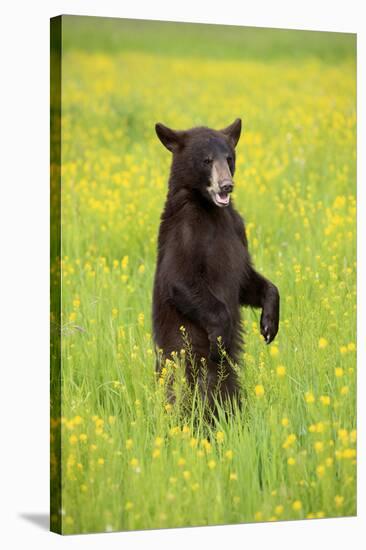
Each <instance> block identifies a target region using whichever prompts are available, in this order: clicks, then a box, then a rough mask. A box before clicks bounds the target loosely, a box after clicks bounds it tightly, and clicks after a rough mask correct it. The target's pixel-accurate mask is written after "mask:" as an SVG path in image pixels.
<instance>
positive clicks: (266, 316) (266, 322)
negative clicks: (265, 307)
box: [261, 311, 279, 344]
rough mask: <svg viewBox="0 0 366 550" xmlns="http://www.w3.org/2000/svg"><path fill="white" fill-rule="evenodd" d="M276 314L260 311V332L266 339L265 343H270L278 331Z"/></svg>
mask: <svg viewBox="0 0 366 550" xmlns="http://www.w3.org/2000/svg"><path fill="white" fill-rule="evenodd" d="M278 322H279V319H278V316H277V315H274V314H272V313H265V312H264V311H263V312H262V315H261V334H262V336H263V338H264V339H265V341H266V344H270V343H271V342H272V340H274V338H275V336H276V334H277V332H278Z"/></svg>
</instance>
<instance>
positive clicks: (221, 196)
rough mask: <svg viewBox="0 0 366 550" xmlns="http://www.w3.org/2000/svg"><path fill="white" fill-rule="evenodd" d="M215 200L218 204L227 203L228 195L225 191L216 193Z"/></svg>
mask: <svg viewBox="0 0 366 550" xmlns="http://www.w3.org/2000/svg"><path fill="white" fill-rule="evenodd" d="M216 200H217V202H218V203H220V204H228V203H229V195H228V194H227V193H216Z"/></svg>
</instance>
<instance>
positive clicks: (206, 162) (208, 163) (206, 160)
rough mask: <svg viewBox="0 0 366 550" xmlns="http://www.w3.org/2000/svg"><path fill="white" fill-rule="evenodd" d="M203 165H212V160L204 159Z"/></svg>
mask: <svg viewBox="0 0 366 550" xmlns="http://www.w3.org/2000/svg"><path fill="white" fill-rule="evenodd" d="M203 163H204V164H207V165H210V164H212V158H210V157H206V158H205V159H204V160H203Z"/></svg>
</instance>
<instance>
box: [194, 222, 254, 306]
mask: <svg viewBox="0 0 366 550" xmlns="http://www.w3.org/2000/svg"><path fill="white" fill-rule="evenodd" d="M202 235H203V239H202V246H201V271H202V273H203V275H204V277H205V279H206V280H207V282H208V284H209V285H210V287H211V288H212V289H213V290H214V291H215V293H216V294H217V295H218V297H219V296H220V297H222V298H225V299H230V300H231V299H234V300H236V298H237V296H238V295H239V290H240V285H241V284H242V281H243V280H244V277H245V272H246V267H247V265H248V261H249V260H248V254H247V251H246V248H245V246H244V243H243V240H242V239H241V238H240V236H239V235H238V233H237V232H236V230H235V227H234V225H233V223H231V220H230V219H228V220H227V222H226V223H216V224H215V223H211V224H210V226H209V227H206V230H205V231H204V232H203V233H202Z"/></svg>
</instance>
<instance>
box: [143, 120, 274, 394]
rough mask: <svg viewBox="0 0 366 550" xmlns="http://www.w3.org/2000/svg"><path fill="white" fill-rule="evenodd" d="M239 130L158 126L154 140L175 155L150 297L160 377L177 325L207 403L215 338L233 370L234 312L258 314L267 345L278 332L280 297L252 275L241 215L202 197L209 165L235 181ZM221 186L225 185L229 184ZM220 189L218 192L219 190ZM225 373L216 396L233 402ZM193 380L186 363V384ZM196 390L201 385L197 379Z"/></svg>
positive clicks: (234, 388) (177, 337)
mask: <svg viewBox="0 0 366 550" xmlns="http://www.w3.org/2000/svg"><path fill="white" fill-rule="evenodd" d="M240 130H241V123H240V120H237V121H235V122H234V124H232V125H231V126H229V127H228V128H226V129H224V130H221V131H215V130H211V129H208V128H203V127H202V128H193V129H191V130H188V131H184V132H175V131H173V130H170V129H169V128H166V127H165V126H163V125H161V124H159V125H157V127H156V131H157V134H158V136H159V139H160V140H161V141H162V142H163V144H164V145H165V146H166V147H167V148H168V149H169V150H170V151H171V152H172V153H173V162H172V167H171V173H170V178H169V190H168V196H167V200H166V203H165V208H164V211H163V213H162V216H161V224H160V230H159V239H158V259H157V267H156V274H155V282H154V294H153V333H154V340H155V343H156V345H157V347H158V348H160V349H162V350H163V361H161V360H160V361H158V369H160V368H161V367H162V365H163V362H164V359H165V358H167V357H169V356H170V354H171V352H173V351H179V350H180V349H181V348H182V347H183V342H182V334H181V331H180V327H181V326H182V325H183V326H184V327H185V330H186V332H187V335H188V337H189V339H190V341H191V344H192V350H193V353H194V356H195V361H196V364H197V365H198V366H199V365H200V364H201V358H204V359H205V362H206V364H207V370H208V377H207V380H206V379H205V384H206V387H204V388H203V387H202V388H201V389H202V392H203V393H204V394H207V395H208V397H209V399H210V400H211V399H212V396H213V394H214V391H216V389H217V383H218V371H219V363H220V353H219V347H218V341H217V339H218V337H219V336H220V337H221V342H222V347H223V349H224V350H225V351H226V353H227V355H228V356H229V358H230V360H231V362H234V363H239V357H240V352H241V344H242V335H241V318H240V306H252V307H259V308H262V315H261V322H260V324H261V332H262V334H263V336H264V338H265V340H266V342H267V343H270V342H271V341H272V340H273V338H274V337H275V336H276V333H277V331H278V322H279V294H278V290H277V288H276V287H275V286H274V285H273V284H272V283H271V282H270V281H268V280H267V279H265V278H264V277H262V276H261V275H259V274H258V273H257V272H256V271H255V270H254V268H253V266H252V263H251V259H250V255H249V252H248V242H247V238H246V234H245V228H244V223H243V221H242V219H241V217H240V215H239V214H238V212H237V211H236V210H235V208H234V206H233V204H232V202H231V203H230V204H229V205H228V206H225V207H224V208H221V207H219V206H217V205H216V204H215V203H214V202H213V200H212V197H211V196H210V194H209V193H208V192H207V187H208V186H209V185H210V177H211V173H212V169H211V168H210V166H211V167H212V162H216V163H217V166H218V167H221V168H222V169H223V173H225V168H226V170H227V172H226V174H229V176H230V179H231V177H232V176H233V174H234V170H235V145H236V143H237V141H238V139H239V136H240ZM210 163H211V164H210ZM225 183H226V184H228V177H227V176H225ZM229 183H230V182H229ZM219 185H220V189H221V188H223V185H224V184H223V182H219ZM232 185H233V182H232V180H231V187H232ZM227 188H228V189H230V185H229V186H228V187H227ZM229 192H230V190H229ZM221 361H222V359H221ZM223 367H224V370H225V379H224V380H223V381H222V382H221V385H220V388H219V396H220V397H221V398H223V399H225V398H227V397H230V398H232V397H238V389H239V386H238V381H237V376H236V374H235V371H234V370H233V368H232V366H231V365H230V361H228V360H227V359H224V361H223ZM192 372H193V371H192V365H191V364H190V363H189V361H187V365H186V374H187V378H188V380H189V381H190V382H192V381H193V377H192ZM198 382H199V383H200V384H201V385H202V376H201V379H199V380H198Z"/></svg>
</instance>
